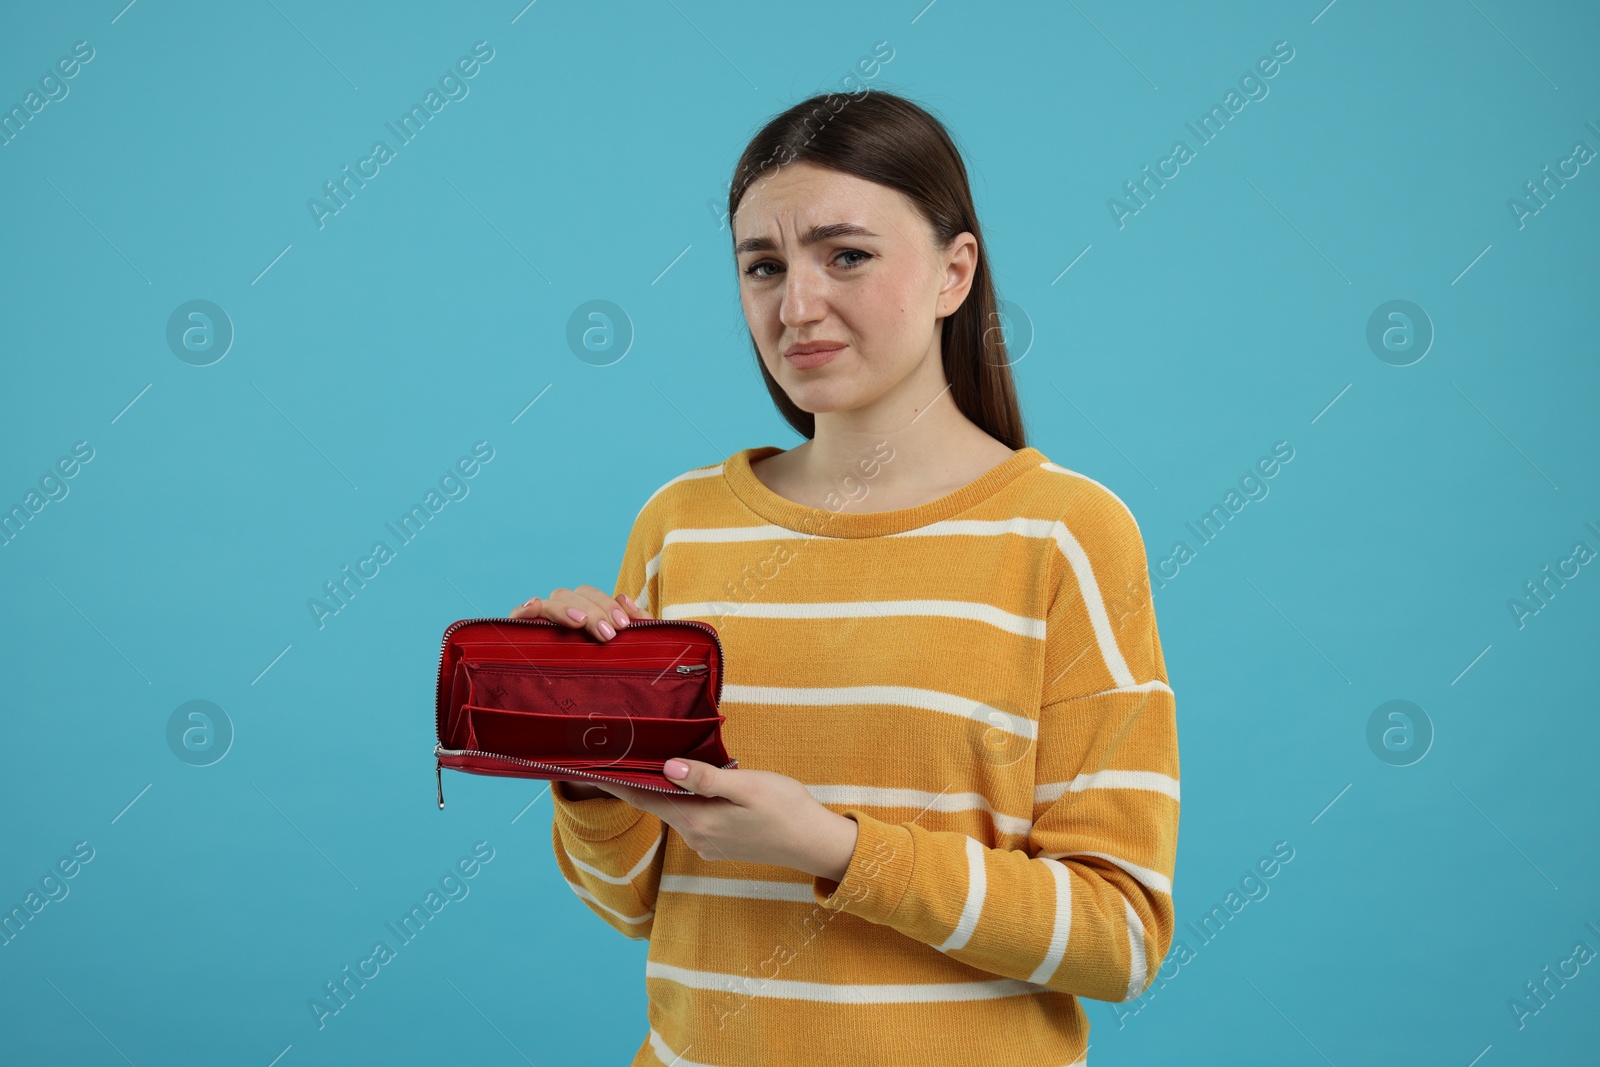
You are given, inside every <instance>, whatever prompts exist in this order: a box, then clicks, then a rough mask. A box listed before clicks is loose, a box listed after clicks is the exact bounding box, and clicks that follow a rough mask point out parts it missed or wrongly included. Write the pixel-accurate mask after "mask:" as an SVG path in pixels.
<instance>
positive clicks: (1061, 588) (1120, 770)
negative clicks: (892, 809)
mask: <svg viewBox="0 0 1600 1067" xmlns="http://www.w3.org/2000/svg"><path fill="white" fill-rule="evenodd" d="M1053 534H1054V540H1055V542H1056V544H1057V547H1058V548H1059V555H1058V558H1057V561H1056V562H1057V566H1056V568H1055V574H1053V575H1052V577H1053V578H1054V579H1055V582H1054V594H1053V599H1052V601H1051V605H1050V607H1049V609H1048V614H1047V617H1046V620H1045V634H1046V636H1045V641H1046V649H1045V656H1044V661H1045V669H1044V672H1043V682H1042V688H1041V699H1040V708H1039V722H1038V729H1037V738H1036V750H1035V752H1034V753H1033V761H1034V775H1035V777H1034V781H1035V788H1034V797H1033V823H1032V827H1031V829H1030V830H1029V832H1028V835H1027V839H1026V843H1025V850H1017V849H999V848H990V847H988V846H985V845H983V844H982V843H980V842H979V841H977V840H976V839H974V838H972V837H969V836H968V835H966V834H963V833H959V832H955V831H945V830H932V829H929V828H927V827H924V826H920V825H918V824H917V823H916V821H915V820H913V821H912V822H909V823H899V824H895V823H889V822H885V821H883V820H881V819H878V818H876V817H874V816H873V815H871V814H870V813H869V812H867V811H863V810H859V809H855V808H851V809H848V810H845V811H843V812H841V814H843V815H845V816H846V817H848V818H851V819H854V820H855V822H856V824H857V827H858V831H859V832H858V834H857V839H856V848H855V852H854V853H853V854H852V856H851V859H850V864H849V867H848V869H847V870H846V871H845V874H844V877H843V878H842V879H841V880H839V881H837V882H835V881H833V880H831V879H827V878H822V877H815V878H814V879H813V883H812V890H813V893H814V895H815V897H816V900H817V902H818V903H820V904H823V905H824V906H827V907H830V908H834V909H836V910H842V911H846V912H849V913H851V914H854V915H857V916H860V917H861V918H864V919H867V920H869V921H871V922H875V923H880V924H884V925H887V926H889V927H891V928H893V929H895V930H898V931H900V932H901V933H903V934H905V935H906V936H908V937H912V938H915V939H917V940H918V941H921V942H923V943H925V944H929V945H932V946H934V947H935V948H937V949H939V950H940V951H941V952H944V953H946V954H948V955H949V956H951V957H952V958H954V959H957V960H960V961H961V962H963V963H966V964H969V965H971V966H973V967H976V968H979V969H980V970H983V971H987V972H990V973H992V974H996V975H1001V976H1004V977H1008V978H1013V979H1020V980H1023V981H1026V982H1032V983H1036V984H1038V985H1042V986H1045V987H1047V988H1050V989H1053V990H1057V991H1060V992H1063V993H1071V994H1074V995H1077V996H1082V997H1088V998H1091V999H1094V1000H1107V1001H1122V1000H1131V999H1133V998H1134V997H1137V996H1138V995H1139V994H1141V993H1142V992H1144V990H1145V989H1146V988H1148V987H1149V985H1150V983H1151V981H1152V979H1153V978H1154V977H1155V972H1156V969H1157V968H1158V967H1159V965H1160V963H1161V961H1162V959H1164V958H1165V956H1166V954H1167V950H1168V948H1169V947H1170V946H1171V943H1172V937H1173V933H1174V909H1173V903H1172V877H1173V868H1174V865H1175V861H1176V853H1177V835H1178V746H1177V723H1176V718H1175V714H1174V712H1175V705H1174V699H1173V693H1172V690H1171V688H1169V687H1168V685H1167V677H1166V666H1165V663H1164V662H1163V659H1162V654H1161V644H1160V639H1159V637H1158V635H1157V631H1156V619H1155V608H1154V603H1153V601H1152V598H1151V590H1150V582H1149V571H1148V568H1147V564H1146V562H1145V554H1144V544H1143V541H1142V539H1141V537H1140V535H1139V530H1138V526H1137V524H1136V523H1135V521H1134V519H1133V516H1132V515H1131V514H1130V513H1128V511H1127V509H1126V508H1125V507H1124V506H1123V505H1122V502H1121V501H1120V500H1118V499H1117V498H1116V497H1115V496H1113V495H1112V494H1111V493H1110V491H1109V490H1105V489H1103V488H1102V489H1101V490H1100V491H1099V493H1097V494H1096V495H1094V496H1093V497H1091V498H1090V499H1089V500H1088V501H1087V502H1085V504H1084V505H1083V506H1082V507H1081V508H1075V509H1074V510H1073V513H1072V514H1071V516H1069V518H1067V519H1066V520H1063V521H1060V522H1057V523H1055V525H1054V528H1053Z"/></svg>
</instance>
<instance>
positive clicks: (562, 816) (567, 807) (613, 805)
mask: <svg viewBox="0 0 1600 1067" xmlns="http://www.w3.org/2000/svg"><path fill="white" fill-rule="evenodd" d="M657 499H658V498H657V497H655V496H652V497H651V499H650V500H649V501H647V502H646V503H645V506H644V508H642V509H641V510H640V512H639V515H638V517H636V518H635V519H634V523H633V530H632V532H630V533H629V535H628V545H627V548H626V549H625V550H624V551H623V555H622V567H621V569H620V570H619V571H618V574H617V583H616V586H615V588H614V590H613V592H612V596H616V595H617V594H619V593H627V594H628V595H629V596H630V597H632V598H633V599H634V601H635V602H636V603H637V604H638V605H639V606H640V607H641V608H643V609H644V610H645V611H646V612H647V613H649V614H650V615H652V616H654V617H657V618H659V617H660V616H659V615H658V614H657V611H656V607H655V605H656V602H657V599H658V594H659V591H660V587H659V581H658V577H659V576H658V568H659V565H660V552H661V544H662V536H661V530H660V527H659V524H658V521H657V520H658V516H659V511H658V509H656V508H654V507H652V504H653V503H654V502H655V501H656V500H657ZM565 786H566V783H564V782H552V783H551V788H550V796H551V800H552V803H553V805H554V807H555V819H554V821H553V823H552V825H551V840H552V844H553V846H554V848H555V854H556V865H557V866H558V867H559V868H560V869H561V874H562V876H563V877H564V878H565V879H566V881H567V885H568V886H570V887H571V888H572V891H573V892H574V893H576V894H577V895H578V898H579V899H580V900H582V901H583V902H584V903H585V904H587V905H588V906H589V909H590V910H591V911H593V912H594V913H595V914H596V915H598V916H600V918H601V919H602V920H603V921H605V922H606V923H608V924H609V925H611V926H612V927H614V928H616V929H617V930H619V931H621V933H622V934H623V935H625V936H627V937H630V938H633V939H634V940H636V941H642V940H646V939H648V938H649V937H650V930H651V926H652V923H653V921H654V918H655V904H656V890H657V887H658V886H659V884H660V882H661V862H662V855H663V852H664V847H663V846H664V845H665V844H666V829H667V827H666V824H665V823H663V822H662V821H661V818H660V817H659V816H656V815H652V814H650V813H649V812H646V811H643V810H641V809H639V808H636V807H634V806H633V805H632V804H629V803H628V802H627V801H626V800H623V799H621V798H620V797H613V796H601V797H594V798H591V799H589V800H575V799H573V798H572V796H571V795H570V794H569V793H568V792H567V790H566V788H565Z"/></svg>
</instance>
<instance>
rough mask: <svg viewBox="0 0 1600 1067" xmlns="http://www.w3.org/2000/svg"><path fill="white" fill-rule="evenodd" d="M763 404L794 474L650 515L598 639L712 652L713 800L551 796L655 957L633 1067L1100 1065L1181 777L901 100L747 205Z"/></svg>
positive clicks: (687, 770)
mask: <svg viewBox="0 0 1600 1067" xmlns="http://www.w3.org/2000/svg"><path fill="white" fill-rule="evenodd" d="M728 215H729V218H730V219H731V220H732V228H733V240H734V254H735V258H736V260H737V265H738V269H739V290H740V296H741V300H742V303H743V307H744V313H745V318H746V320H747V322H748V323H749V326H750V333H751V339H752V341H753V342H754V345H755V350H756V354H757V358H758V361H759V364H760V367H761V372H762V375H763V377H764V378H765V379H766V382H767V389H768V391H769V392H770V393H771V394H772V398H773V400H774V402H775V403H776V404H777V406H778V409H779V410H780V411H781V412H782V413H783V415H784V417H785V418H786V419H787V420H788V422H789V424H790V425H791V426H793V427H794V428H795V430H796V431H798V432H799V433H800V434H801V435H802V436H804V437H805V438H806V441H805V442H804V443H803V444H801V445H799V446H797V447H795V448H792V449H789V450H787V451H784V450H781V449H779V448H776V447H774V446H765V447H759V448H747V449H744V450H742V451H739V452H736V453H734V454H733V455H731V456H729V457H728V458H727V459H726V460H724V461H723V462H721V463H718V464H715V465H711V466H705V467H699V468H696V469H694V470H691V471H688V472H686V473H684V474H682V475H680V476H678V477H676V478H673V479H672V480H671V481H669V482H667V483H666V484H665V485H662V486H661V487H660V488H659V489H658V490H656V492H655V493H654V494H652V495H651V496H650V498H649V499H648V500H647V501H646V502H645V504H644V507H643V508H642V510H641V511H640V513H639V515H638V518H637V519H636V520H635V523H634V527H633V530H632V533H631V535H630V536H629V539H628V544H627V549H626V552H625V555H624V558H623V562H622V567H621V572H620V574H619V575H618V579H617V583H616V593H615V596H614V597H613V596H607V595H606V594H604V593H603V592H601V590H599V589H597V588H595V587H594V586H589V585H580V586H579V587H577V588H576V589H557V590H555V591H554V592H553V593H551V595H550V596H549V597H548V598H537V597H536V598H534V599H533V600H530V601H528V602H527V603H526V604H524V605H522V606H520V607H518V608H517V609H516V610H515V611H514V612H513V613H512V615H513V617H514V618H544V619H550V620H552V621H555V622H559V623H564V624H566V625H568V626H571V627H574V628H579V627H581V628H585V629H587V630H588V632H589V633H590V634H591V635H592V636H593V637H594V638H595V639H596V640H599V641H607V640H610V639H611V638H612V637H614V636H615V634H616V629H617V628H619V627H624V626H626V625H627V623H628V620H629V619H643V618H652V617H658V618H665V619H685V618H693V619H700V620H702V621H705V622H708V623H710V624H711V625H713V626H715V627H716V629H717V631H718V635H719V637H720V639H721V641H722V644H723V649H724V655H725V657H726V677H725V679H724V685H723V700H722V704H721V708H720V710H721V712H722V713H723V714H724V715H726V716H727V718H726V721H725V722H724V724H723V739H724V742H725V744H726V746H727V749H728V751H729V752H730V753H731V754H732V755H733V756H734V757H736V758H737V759H738V760H739V766H738V767H736V768H730V769H723V768H719V767H715V766H712V765H710V764H707V763H701V762H697V761H693V760H668V761H666V763H665V765H664V772H665V773H666V774H667V775H668V776H669V777H671V778H673V779H675V780H676V781H678V782H679V784H680V785H681V786H682V787H683V789H684V794H683V795H682V796H672V795H670V794H665V793H655V792H651V791H649V790H643V789H634V788H630V787H627V786H620V785H615V786H614V785H609V784H606V785H598V786H596V785H588V784H579V783H575V782H559V783H556V784H555V786H554V787H553V790H552V795H553V797H554V803H555V809H556V812H555V821H554V827H553V838H554V840H553V844H554V848H555V853H556V859H557V862H558V864H559V865H560V868H561V871H562V873H563V874H564V875H565V877H566V879H567V881H568V882H569V884H570V885H571V886H572V888H573V889H574V891H575V892H576V893H577V894H578V896H579V897H580V898H582V899H583V900H584V902H585V903H586V904H587V905H588V906H589V907H590V908H591V909H592V910H593V911H594V912H595V913H596V914H597V915H599V917H600V918H601V919H603V920H604V921H606V922H607V923H609V924H610V925H611V926H613V927H615V928H616V929H618V930H620V931H621V932H622V933H624V934H626V935H627V936H629V937H632V938H648V939H649V940H650V950H649V958H648V963H647V966H646V972H645V977H646V987H647V990H648V993H649V1024H650V1029H649V1032H648V1033H647V1035H646V1037H645V1040H644V1041H643V1043H642V1044H641V1046H640V1047H639V1050H638V1052H637V1054H636V1055H635V1057H634V1059H633V1061H632V1062H633V1063H634V1064H636V1065H637V1064H652V1065H658V1064H659V1065H671V1064H690V1063H693V1064H712V1065H718V1067H733V1065H747V1064H773V1065H776V1064H789V1063H801V1062H804V1063H807V1064H895V1065H903V1064H905V1063H910V1062H917V1063H937V1064H941V1065H952V1064H972V1065H979V1064H982V1065H988V1064H993V1063H997V1062H1000V1063H1005V1064H1007V1065H1008V1067H1024V1065H1038V1067H1065V1065H1067V1064H1072V1063H1085V1062H1086V1060H1085V1059H1084V1053H1085V1050H1086V1049H1087V1046H1088V1030H1089V1027H1088V1020H1087V1017H1086V1015H1085V1013H1084V1009H1083V1007H1082V1006H1081V1004H1080V1002H1079V998H1081V997H1088V998H1091V999H1097V1000H1113V1001H1120V1000H1127V999H1131V998H1133V997H1136V996H1138V995H1139V994H1140V993H1141V992H1143V991H1144V989H1145V988H1146V987H1147V986H1148V985H1149V984H1150V981H1151V979H1152V978H1153V977H1154V972H1155V968H1156V967H1157V966H1158V965H1159V963H1160V961H1161V960H1162V958H1163V957H1164V956H1165V955H1166V952H1167V949H1168V946H1169V944H1170V943H1171V939H1172V934H1173V904H1172V896H1171V889H1172V874H1173V865H1174V859H1175V854H1176V849H1177V829H1178V754H1177V731H1176V723H1175V719H1174V703H1173V695H1172V690H1171V689H1170V688H1169V687H1168V686H1167V684H1166V669H1165V666H1164V664H1163V661H1162V655H1161V645H1160V641H1159V638H1158V636H1157V632H1156V622H1155V613H1154V608H1153V605H1152V602H1151V596H1150V585H1149V580H1148V572H1147V570H1146V563H1145V554H1144V546H1143V542H1142V540H1141V538H1140V535H1139V529H1138V526H1137V524H1136V523H1135V521H1134V519H1133V516H1132V515H1131V514H1130V513H1129V512H1128V510H1127V508H1125V507H1124V506H1123V504H1122V502H1121V500H1119V499H1118V498H1117V497H1116V496H1115V495H1114V494H1113V493H1112V492H1111V491H1110V490H1109V489H1106V488H1105V487H1104V486H1101V485H1100V484H1099V483H1097V482H1095V481H1093V480H1091V479H1089V478H1086V477H1084V476H1083V475H1080V474H1076V473H1073V472H1072V471H1069V470H1067V469H1065V468H1063V467H1060V466H1058V465H1056V464H1054V463H1052V462H1050V460H1049V459H1048V458H1046V457H1045V456H1044V454H1043V453H1041V452H1039V451H1038V450H1037V449H1034V448H1032V447H1030V446H1028V445H1027V443H1026V441H1025V440H1024V434H1023V428H1022V420H1021V417H1020V414H1019V411H1018V407H1017V402H1016V398H1015V394H1014V392H1013V389H1012V381H1011V374H1010V367H1009V364H1008V359H1007V355H1006V346H1005V341H1004V338H1003V336H1002V331H1001V330H1000V329H999V328H997V325H996V324H997V321H998V320H997V316H996V301H995V294H994V288H993V284H992V282H991V279H990V274H989V271H988V267H987V263H986V256H985V254H984V249H983V239H982V236H981V232H980V230H979V227H978V221H977V217H976V214H975V212H974V209H973V204H972V197H971V193H970V191H969V189H968V184H967V176H966V171H965V168H964V166H963V164H962V161H961V157H960V154H959V153H958V151H957V149H956V147H955V146H954V144H953V143H952V142H951V140H950V138H949V136H948V134H947V133H946V132H945V130H944V129H943V127H942V126H941V125H940V124H939V123H938V121H937V120H935V119H934V118H933V117H932V116H930V115H929V114H928V113H927V112H925V111H924V110H922V109H921V108H920V107H918V106H916V105H915V104H913V103H911V102H909V101H907V100H905V99H903V98H900V97H897V96H894V95H891V94H888V93H883V92H868V93H865V94H864V95H860V96H855V97H838V96H830V97H814V98H812V99H810V100H806V101H803V102H802V103H800V104H798V105H796V106H795V107H793V108H790V109H789V110H788V111H785V112H784V113H783V114H781V115H779V116H777V117H776V118H775V119H773V120H772V121H771V122H770V123H769V124H768V125H767V126H766V127H765V128H763V129H762V130H761V131H760V132H759V133H758V134H757V135H756V137H755V138H754V140H752V141H751V143H750V145H749V146H748V147H747V148H746V149H745V152H744V154H743V156H742V157H741V159H740V161H739V165H738V168H737V170H736V180H735V181H734V182H733V184H732V186H731V190H730V194H729V202H728Z"/></svg>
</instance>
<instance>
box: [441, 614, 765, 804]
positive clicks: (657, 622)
mask: <svg viewBox="0 0 1600 1067" xmlns="http://www.w3.org/2000/svg"><path fill="white" fill-rule="evenodd" d="M475 622H497V623H511V624H514V625H519V626H556V625H558V624H557V623H553V622H551V621H550V620H549V619H507V618H498V617H487V616H485V617H481V618H476V619H457V620H456V621H455V622H453V623H451V624H450V625H449V626H448V627H446V628H445V631H444V636H443V637H442V638H440V640H439V669H438V674H439V676H440V682H439V686H440V688H439V690H438V691H437V692H436V693H435V694H434V704H433V733H434V737H435V738H439V737H443V736H444V699H445V698H444V692H443V676H444V654H445V650H446V649H448V648H449V647H450V635H451V634H453V633H455V632H456V631H457V630H459V629H460V628H461V627H463V626H466V625H469V624H471V623H475ZM663 624H665V625H668V626H694V627H698V628H699V629H702V630H704V631H705V632H706V633H708V634H710V635H711V640H712V641H714V642H716V646H717V662H718V663H719V664H722V663H725V660H724V656H723V651H722V638H720V637H718V636H717V631H716V629H715V628H714V627H712V626H709V625H707V624H706V623H703V622H700V621H699V620H697V619H629V620H628V627H629V628H630V629H631V628H632V627H635V626H661V625H663ZM528 666H530V667H533V666H536V664H532V663H530V664H528ZM695 666H698V664H696V665H695ZM707 669H708V670H709V669H710V667H709V665H707ZM717 708H718V709H719V710H720V709H721V708H722V672H721V671H719V672H718V673H717ZM443 753H449V754H450V755H466V756H486V757H488V758H489V759H498V760H509V761H510V762H512V763H521V764H526V765H527V766H529V767H536V768H539V769H541V770H550V769H555V770H559V771H562V772H564V773H571V774H586V772H584V771H574V770H572V769H571V768H567V767H555V768H552V767H551V765H550V764H542V763H534V762H532V761H530V760H524V759H519V758H517V757H516V756H501V755H497V754H496V753H493V752H477V751H474V750H472V749H449V748H445V747H444V742H442V741H438V740H436V741H435V742H434V745H433V754H434V761H433V773H434V778H435V780H436V781H437V783H438V786H439V807H440V808H443V807H444V768H443V765H442V764H441V763H440V762H439V759H438V757H439V756H440V755H441V754H443ZM738 762H739V761H738V760H733V761H731V762H730V763H728V765H727V766H728V767H732V766H734V765H735V764H737V763H738ZM723 769H724V770H726V769H727V767H724V768H723ZM589 777H599V776H598V775H589ZM600 780H601V781H606V780H607V779H605V778H601V779H600ZM636 788H639V789H649V790H651V791H653V792H657V793H682V792H685V790H682V789H668V788H666V787H665V786H655V785H641V786H637V787H636Z"/></svg>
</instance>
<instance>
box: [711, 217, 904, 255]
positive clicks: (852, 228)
mask: <svg viewBox="0 0 1600 1067" xmlns="http://www.w3.org/2000/svg"><path fill="white" fill-rule="evenodd" d="M877 236H879V235H878V234H876V233H873V232H872V231H871V230H869V229H867V228H866V227H865V226H860V225H857V224H856V223H854V222H829V223H825V224H819V225H816V226H813V227H811V228H810V229H809V230H807V231H806V232H805V233H803V234H801V235H800V243H801V244H802V245H811V244H816V243H817V242H818V241H827V240H830V239H832V238H834V237H877ZM777 247H778V246H777V244H775V243H774V242H773V240H772V238H770V237H746V238H745V239H744V240H742V241H740V242H739V243H738V244H737V245H736V246H734V249H733V254H734V255H736V256H737V255H739V254H740V253H742V252H771V251H773V250H775V249H776V248H777Z"/></svg>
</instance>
